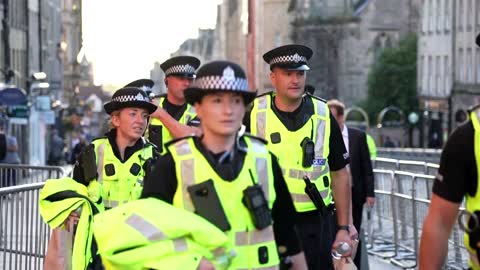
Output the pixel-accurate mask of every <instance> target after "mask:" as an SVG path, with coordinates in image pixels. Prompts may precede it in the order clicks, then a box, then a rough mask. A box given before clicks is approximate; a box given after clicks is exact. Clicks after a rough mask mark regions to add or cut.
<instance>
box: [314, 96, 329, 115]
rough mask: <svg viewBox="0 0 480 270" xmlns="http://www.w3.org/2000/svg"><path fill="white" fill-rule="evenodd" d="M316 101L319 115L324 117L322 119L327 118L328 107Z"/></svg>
mask: <svg viewBox="0 0 480 270" xmlns="http://www.w3.org/2000/svg"><path fill="white" fill-rule="evenodd" d="M314 100H315V101H316V103H317V114H318V115H320V116H322V117H326V116H327V113H326V112H327V111H326V110H327V105H326V104H325V103H324V102H322V101H320V100H316V99H314Z"/></svg>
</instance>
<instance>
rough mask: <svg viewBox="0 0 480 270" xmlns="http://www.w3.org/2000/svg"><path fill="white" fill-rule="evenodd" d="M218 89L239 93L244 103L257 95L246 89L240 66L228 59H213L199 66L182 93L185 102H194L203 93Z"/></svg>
mask: <svg viewBox="0 0 480 270" xmlns="http://www.w3.org/2000/svg"><path fill="white" fill-rule="evenodd" d="M218 91H225V92H236V93H241V94H242V95H243V100H244V102H245V104H248V103H250V102H252V100H253V99H254V98H255V97H256V95H257V93H256V92H254V91H250V90H249V89H248V81H247V77H246V76H245V71H243V69H242V67H240V66H239V65H237V64H235V63H233V62H230V61H213V62H210V63H207V64H205V65H203V66H201V67H200V69H199V70H198V72H197V78H196V79H195V81H193V83H192V84H191V85H190V87H189V88H187V89H185V92H184V93H185V99H186V100H187V102H188V103H190V104H194V103H195V102H197V101H200V100H201V99H202V97H203V96H204V95H206V94H211V93H215V92H218Z"/></svg>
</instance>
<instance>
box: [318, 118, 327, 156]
mask: <svg viewBox="0 0 480 270" xmlns="http://www.w3.org/2000/svg"><path fill="white" fill-rule="evenodd" d="M326 125H327V122H326V121H323V120H321V119H318V121H317V136H316V137H315V158H325V159H326V157H324V156H323V149H324V147H325V142H324V141H325V127H326ZM325 162H326V161H325Z"/></svg>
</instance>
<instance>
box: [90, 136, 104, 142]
mask: <svg viewBox="0 0 480 270" xmlns="http://www.w3.org/2000/svg"><path fill="white" fill-rule="evenodd" d="M100 139H108V137H107V136H100V137H95V138H93V139H92V142H94V141H96V140H100Z"/></svg>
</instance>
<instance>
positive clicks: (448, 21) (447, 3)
mask: <svg viewBox="0 0 480 270" xmlns="http://www.w3.org/2000/svg"><path fill="white" fill-rule="evenodd" d="M444 6H445V9H444V10H445V32H447V33H448V32H449V31H450V26H451V25H452V21H451V20H452V17H451V16H450V12H451V9H452V1H450V0H445V5H444Z"/></svg>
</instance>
